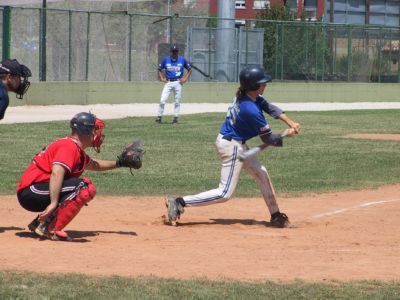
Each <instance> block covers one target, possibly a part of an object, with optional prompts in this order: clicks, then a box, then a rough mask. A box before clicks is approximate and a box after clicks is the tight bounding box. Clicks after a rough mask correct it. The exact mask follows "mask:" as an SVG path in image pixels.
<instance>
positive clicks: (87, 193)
mask: <svg viewBox="0 0 400 300" xmlns="http://www.w3.org/2000/svg"><path fill="white" fill-rule="evenodd" d="M77 193H78V194H77V195H76V197H75V198H74V199H72V200H65V201H64V202H63V203H61V205H60V206H59V207H58V209H57V212H56V216H55V219H54V221H53V222H52V223H50V225H49V233H50V234H51V235H52V239H58V238H59V239H69V237H68V235H67V234H66V233H65V232H64V231H62V229H63V228H64V227H65V226H67V225H68V223H69V222H71V220H72V219H73V218H74V217H75V216H76V215H77V214H78V213H79V211H80V210H81V208H82V206H84V205H85V204H86V203H88V202H89V201H90V200H92V199H93V198H94V196H95V195H96V187H95V186H94V185H93V183H92V182H91V180H90V179H89V178H87V177H83V178H82V183H81V184H80V185H79V186H78V187H77Z"/></svg>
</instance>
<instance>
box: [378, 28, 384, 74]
mask: <svg viewBox="0 0 400 300" xmlns="http://www.w3.org/2000/svg"><path fill="white" fill-rule="evenodd" d="M382 31H383V30H382V27H379V45H378V82H381V71H382V70H381V68H382V45H383V43H382V35H383V32H382Z"/></svg>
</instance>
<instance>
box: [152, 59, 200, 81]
mask: <svg viewBox="0 0 400 300" xmlns="http://www.w3.org/2000/svg"><path fill="white" fill-rule="evenodd" d="M184 68H185V69H187V70H190V69H191V68H192V67H191V66H190V64H189V63H188V61H187V60H186V59H185V58H184V57H183V56H178V57H177V58H176V59H173V58H172V57H171V56H166V57H164V59H163V60H162V61H161V63H160V64H159V65H158V69H159V70H160V71H162V70H165V76H166V77H167V79H179V78H182V76H183V71H184V70H183V69H184Z"/></svg>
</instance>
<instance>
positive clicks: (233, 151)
mask: <svg viewBox="0 0 400 300" xmlns="http://www.w3.org/2000/svg"><path fill="white" fill-rule="evenodd" d="M215 144H216V147H217V151H218V154H219V155H220V157H221V160H222V161H221V179H220V182H219V186H218V188H216V189H213V190H209V191H207V192H203V193H200V194H197V195H191V196H185V197H183V200H185V203H186V205H187V206H200V205H208V204H214V203H220V202H225V201H227V200H228V199H229V198H230V197H231V196H232V194H233V192H234V191H235V188H236V185H237V183H238V181H239V177H240V172H241V170H242V167H243V168H244V169H245V170H246V171H247V172H248V173H249V174H250V175H251V176H253V177H254V179H255V180H256V182H257V184H258V187H259V188H260V191H261V194H262V195H263V198H264V201H265V203H266V205H267V207H268V209H269V212H270V213H271V214H273V213H275V212H277V211H279V207H278V204H277V202H276V197H275V191H274V187H273V186H272V182H271V179H270V178H269V175H268V172H267V169H266V168H265V167H264V166H263V165H261V163H260V161H259V160H258V159H257V157H256V156H253V157H250V158H249V159H247V160H246V161H244V162H241V161H240V160H239V158H238V156H239V154H240V153H242V152H243V151H246V150H247V149H248V146H247V145H246V144H242V143H240V142H237V141H235V140H231V141H227V140H225V139H223V138H222V135H221V134H219V135H218V137H217V140H216V142H215Z"/></svg>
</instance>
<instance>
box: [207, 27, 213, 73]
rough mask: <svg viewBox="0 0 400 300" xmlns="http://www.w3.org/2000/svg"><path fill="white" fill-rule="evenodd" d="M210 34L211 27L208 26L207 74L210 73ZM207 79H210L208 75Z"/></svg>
mask: <svg viewBox="0 0 400 300" xmlns="http://www.w3.org/2000/svg"><path fill="white" fill-rule="evenodd" d="M211 34H212V28H211V27H208V75H211ZM213 77H214V76H213ZM208 80H211V79H210V77H208Z"/></svg>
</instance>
